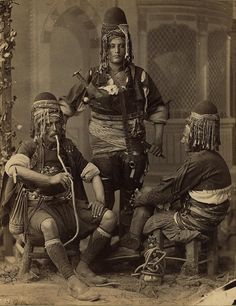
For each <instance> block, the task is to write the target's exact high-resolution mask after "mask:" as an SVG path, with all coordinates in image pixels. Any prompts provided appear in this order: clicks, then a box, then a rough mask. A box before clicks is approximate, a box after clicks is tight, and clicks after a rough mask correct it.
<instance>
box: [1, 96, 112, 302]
mask: <svg viewBox="0 0 236 306" xmlns="http://www.w3.org/2000/svg"><path fill="white" fill-rule="evenodd" d="M31 136H32V139H31V140H29V141H24V142H22V143H21V144H20V146H19V148H18V150H17V152H16V153H15V154H14V155H13V156H12V157H11V158H10V159H9V160H8V162H7V163H6V166H5V170H6V173H5V176H4V184H3V190H2V193H1V221H2V223H3V225H7V223H9V229H10V231H11V233H12V234H15V235H24V240H25V242H27V241H28V240H29V241H30V242H31V243H33V244H34V245H38V244H44V245H45V249H46V251H47V253H48V255H49V257H50V258H51V260H52V262H53V263H54V264H55V266H56V267H57V268H58V270H59V272H60V273H61V275H62V276H63V277H64V278H65V279H66V281H67V285H68V289H69V291H70V293H71V295H72V296H73V297H75V298H77V299H79V300H83V301H93V300H97V299H98V298H99V295H98V294H97V293H95V292H92V291H91V290H88V286H87V285H86V284H85V283H84V282H83V281H81V280H80V277H82V278H85V279H86V280H87V281H88V282H90V283H92V284H103V283H104V282H106V279H105V278H103V277H101V276H99V275H96V274H95V273H94V272H93V271H92V270H91V269H90V267H89V265H90V263H91V262H92V261H94V259H95V258H97V256H98V254H100V252H101V251H102V250H103V249H104V248H105V246H106V245H107V244H109V241H110V237H111V233H112V231H113V229H114V227H115V226H116V216H115V214H114V213H113V212H112V211H110V210H109V209H107V208H105V206H104V190H103V185H102V182H101V179H100V176H99V170H98V168H97V167H96V166H95V165H94V164H93V163H91V162H88V161H86V160H85V159H84V157H83V155H82V154H81V152H80V151H79V150H78V149H77V148H76V146H75V145H74V144H73V142H72V141H71V140H70V139H68V138H66V137H65V122H64V116H63V114H62V112H61V109H60V106H59V103H58V101H57V99H56V97H55V96H54V95H53V94H51V93H49V92H43V93H40V94H39V95H37V96H36V98H35V100H34V103H33V106H32V133H31ZM83 181H85V182H91V184H92V187H93V190H94V194H95V201H94V202H92V203H90V204H89V203H88V200H87V196H86V193H85V189H84V186H83ZM88 235H91V236H90V239H89V242H88V246H87V248H86V250H85V251H84V252H83V253H82V255H81V256H80V262H79V264H78V266H77V268H76V270H75V271H74V269H73V268H72V265H71V263H70V262H69V260H68V257H67V253H66V249H65V247H66V246H67V245H69V244H70V243H72V242H75V241H76V243H77V244H78V243H79V240H80V239H84V238H85V237H87V236H88ZM78 275H79V276H78Z"/></svg>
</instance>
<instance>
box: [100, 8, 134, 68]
mask: <svg viewBox="0 0 236 306" xmlns="http://www.w3.org/2000/svg"><path fill="white" fill-rule="evenodd" d="M115 37H122V38H124V40H125V50H126V51H125V64H126V65H128V64H130V63H132V59H133V54H132V42H131V38H130V33H129V26H128V24H127V19H126V16H125V13H124V11H123V10H122V9H120V8H119V7H112V8H110V9H108V10H107V11H106V13H105V15H104V20H103V24H102V31H101V64H100V69H101V70H102V69H107V67H108V60H107V51H108V48H109V42H110V40H111V39H112V38H115Z"/></svg>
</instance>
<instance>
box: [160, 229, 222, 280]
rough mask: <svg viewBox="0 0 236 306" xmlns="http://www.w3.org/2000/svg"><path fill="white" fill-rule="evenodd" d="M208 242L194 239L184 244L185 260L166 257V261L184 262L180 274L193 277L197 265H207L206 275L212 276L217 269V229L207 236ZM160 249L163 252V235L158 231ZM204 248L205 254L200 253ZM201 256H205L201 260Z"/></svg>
mask: <svg viewBox="0 0 236 306" xmlns="http://www.w3.org/2000/svg"><path fill="white" fill-rule="evenodd" d="M208 237H209V240H208V241H207V242H205V243H203V242H201V241H199V240H197V239H194V240H192V241H191V242H189V243H187V244H185V245H184V246H185V258H181V257H173V256H166V257H165V259H166V260H168V259H169V260H178V261H182V262H184V264H183V266H182V268H181V272H182V273H184V274H188V275H195V274H198V272H199V265H201V264H204V263H207V273H208V275H209V276H214V275H215V274H216V273H217V268H218V243H217V242H218V241H217V228H216V229H215V230H214V231H213V232H211V233H209V234H208ZM159 240H160V247H161V249H162V250H165V243H164V240H165V239H164V235H163V233H162V232H161V231H160V237H159ZM204 246H205V247H206V250H205V254H204V253H203V252H202V251H203V247H204ZM202 255H205V256H204V258H203V259H202V258H201V257H202Z"/></svg>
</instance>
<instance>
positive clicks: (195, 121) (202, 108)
mask: <svg viewBox="0 0 236 306" xmlns="http://www.w3.org/2000/svg"><path fill="white" fill-rule="evenodd" d="M188 125H189V127H190V134H189V149H190V150H191V151H200V150H211V151H214V150H219V145H220V117H219V114H218V111H217V108H216V106H215V105H214V104H213V103H211V102H208V101H203V102H201V103H198V104H197V105H196V106H195V108H194V109H193V111H192V112H191V115H190V117H189V118H188Z"/></svg>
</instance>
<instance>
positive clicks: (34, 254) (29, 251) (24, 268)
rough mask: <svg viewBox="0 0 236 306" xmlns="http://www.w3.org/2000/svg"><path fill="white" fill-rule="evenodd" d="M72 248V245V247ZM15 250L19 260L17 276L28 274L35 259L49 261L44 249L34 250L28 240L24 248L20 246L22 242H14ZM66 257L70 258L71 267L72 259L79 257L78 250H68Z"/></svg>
mask: <svg viewBox="0 0 236 306" xmlns="http://www.w3.org/2000/svg"><path fill="white" fill-rule="evenodd" d="M78 245H79V244H78ZM72 246H73V245H72ZM15 248H16V257H17V258H18V259H19V258H20V260H21V263H20V270H19V274H18V275H19V276H20V277H22V276H24V275H25V274H27V273H29V271H30V268H31V264H32V261H33V260H35V259H50V258H49V256H48V254H47V252H46V250H45V248H44V247H40V248H39V247H38V246H37V248H36V246H35V245H33V244H32V243H31V242H30V241H29V240H27V241H26V243H25V244H24V246H22V240H19V239H18V240H16V243H15ZM77 248H78V246H77ZM66 251H67V255H68V257H72V265H73V263H74V262H73V259H74V258H75V256H77V255H79V250H76V249H68V250H66Z"/></svg>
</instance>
